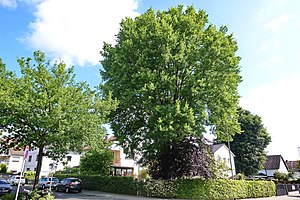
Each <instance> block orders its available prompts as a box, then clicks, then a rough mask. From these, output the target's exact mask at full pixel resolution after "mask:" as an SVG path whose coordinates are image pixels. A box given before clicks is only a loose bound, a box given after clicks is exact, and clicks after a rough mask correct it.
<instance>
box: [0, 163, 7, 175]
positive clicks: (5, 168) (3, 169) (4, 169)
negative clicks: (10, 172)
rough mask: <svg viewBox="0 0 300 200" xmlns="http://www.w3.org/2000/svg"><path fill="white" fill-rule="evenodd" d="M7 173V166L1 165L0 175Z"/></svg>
mask: <svg viewBox="0 0 300 200" xmlns="http://www.w3.org/2000/svg"><path fill="white" fill-rule="evenodd" d="M6 172H7V166H6V164H5V163H1V164H0V173H6Z"/></svg>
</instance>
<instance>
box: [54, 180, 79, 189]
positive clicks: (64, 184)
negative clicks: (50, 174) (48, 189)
mask: <svg viewBox="0 0 300 200" xmlns="http://www.w3.org/2000/svg"><path fill="white" fill-rule="evenodd" d="M74 190H77V191H78V192H81V191H82V181H81V180H80V179H79V178H65V179H63V180H61V181H59V183H58V184H57V185H56V188H55V191H65V192H70V191H74Z"/></svg>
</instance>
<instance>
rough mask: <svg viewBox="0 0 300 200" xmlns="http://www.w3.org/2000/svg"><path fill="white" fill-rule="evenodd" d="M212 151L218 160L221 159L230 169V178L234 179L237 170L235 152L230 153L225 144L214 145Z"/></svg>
mask: <svg viewBox="0 0 300 200" xmlns="http://www.w3.org/2000/svg"><path fill="white" fill-rule="evenodd" d="M211 150H212V152H213V154H214V157H215V159H216V160H218V159H219V160H221V161H223V162H224V163H225V164H226V165H227V167H228V169H229V170H228V172H227V174H228V177H234V176H235V175H236V170H235V163H234V157H235V155H234V154H233V152H232V151H230V150H229V149H228V147H227V146H226V145H225V144H213V145H211Z"/></svg>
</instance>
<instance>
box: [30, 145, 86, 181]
mask: <svg viewBox="0 0 300 200" xmlns="http://www.w3.org/2000/svg"><path fill="white" fill-rule="evenodd" d="M37 155H38V150H34V151H30V152H29V156H31V161H29V158H28V159H27V161H26V163H25V167H24V170H25V171H35V170H36V166H37ZM68 156H70V157H71V161H69V162H68V163H67V164H66V165H63V163H62V162H59V163H58V165H57V169H56V170H63V169H64V167H66V166H68V167H75V166H79V164H80V154H76V153H69V154H67V157H68ZM66 159H67V158H66ZM66 159H65V161H67V160H66ZM54 162H55V161H54V160H52V159H51V158H48V157H45V156H44V157H43V160H42V168H41V173H40V177H45V176H48V175H49V173H50V172H51V169H50V167H49V166H50V164H52V163H54Z"/></svg>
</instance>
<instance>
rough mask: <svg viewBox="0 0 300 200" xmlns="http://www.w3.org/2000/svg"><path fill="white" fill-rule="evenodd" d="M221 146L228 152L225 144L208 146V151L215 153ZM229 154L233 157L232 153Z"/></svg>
mask: <svg viewBox="0 0 300 200" xmlns="http://www.w3.org/2000/svg"><path fill="white" fill-rule="evenodd" d="M222 146H224V147H225V148H226V150H227V151H229V149H228V147H227V146H226V145H225V144H213V145H210V149H211V151H212V152H213V153H216V152H217V151H218V150H219V149H220V148H221V147H222ZM230 152H231V154H232V155H233V156H234V157H235V155H234V153H233V152H232V151H230Z"/></svg>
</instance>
